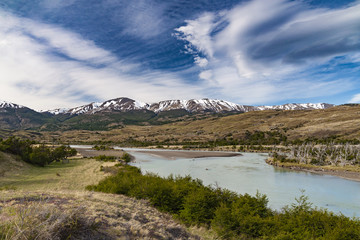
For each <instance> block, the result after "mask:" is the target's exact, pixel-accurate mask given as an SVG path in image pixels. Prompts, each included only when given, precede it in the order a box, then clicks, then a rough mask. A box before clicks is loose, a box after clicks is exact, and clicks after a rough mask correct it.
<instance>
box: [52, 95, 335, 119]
mask: <svg viewBox="0 0 360 240" xmlns="http://www.w3.org/2000/svg"><path fill="white" fill-rule="evenodd" d="M332 106H334V105H332V104H326V103H316V104H314V103H305V104H296V103H291V104H284V105H275V106H259V107H257V106H247V105H240V104H236V103H232V102H228V101H224V100H216V99H208V98H203V99H198V100H197V99H191V100H166V101H160V102H157V103H151V104H149V103H143V102H140V101H136V100H133V99H130V98H116V99H112V100H108V101H105V102H93V103H90V104H87V105H83V106H80V107H76V108H71V109H55V110H50V111H47V112H49V113H51V114H54V115H57V114H70V115H80V114H94V113H97V112H112V111H118V112H128V111H132V110H148V111H152V112H155V113H160V112H164V111H170V110H186V111H187V112H190V113H197V112H199V113H201V112H216V113H221V112H249V111H261V110H275V109H277V110H304V109H305V110H306V109H309V110H313V109H326V108H329V107H332Z"/></svg>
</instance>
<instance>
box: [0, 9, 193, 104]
mask: <svg viewBox="0 0 360 240" xmlns="http://www.w3.org/2000/svg"><path fill="white" fill-rule="evenodd" d="M0 39H1V43H0V72H1V78H0V84H1V88H0V96H1V98H2V99H4V100H7V101H11V102H14V103H18V104H21V105H25V106H29V107H32V108H35V109H38V110H39V109H49V108H57V107H74V106H78V105H79V104H84V103H88V102H90V101H94V100H107V99H110V98H115V97H121V96H127V97H131V98H135V99H138V100H142V101H157V100H162V99H164V98H175V97H176V98H178V97H179V98H180V97H181V98H187V97H188V96H195V97H198V96H199V95H198V94H199V93H198V92H199V91H200V87H199V86H196V85H195V86H194V85H192V86H191V87H190V86H189V85H187V84H185V83H182V81H181V79H180V78H179V77H178V76H177V75H176V74H172V73H167V72H161V71H152V72H148V71H144V70H142V69H140V68H139V65H138V64H136V63H132V62H127V61H125V60H121V59H118V58H117V57H116V56H114V55H113V54H112V53H111V52H108V51H107V50H104V49H102V48H99V47H97V46H96V45H95V44H94V43H93V42H91V41H88V40H86V39H84V38H82V37H81V36H79V35H78V34H75V33H73V32H70V31H67V30H64V29H62V28H59V27H57V26H53V25H49V24H43V23H39V22H36V21H33V20H29V19H26V18H19V17H16V16H14V15H12V14H9V13H6V12H1V14H0ZM99 64H100V65H101V67H100V66H99Z"/></svg>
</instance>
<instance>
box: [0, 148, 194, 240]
mask: <svg viewBox="0 0 360 240" xmlns="http://www.w3.org/2000/svg"><path fill="white" fill-rule="evenodd" d="M113 164H114V163H104V162H98V161H95V160H93V159H73V160H70V163H69V164H62V163H52V164H50V165H48V166H46V167H44V168H41V167H34V166H31V165H28V164H26V163H24V162H21V161H19V160H16V157H15V156H13V155H9V154H5V153H2V152H0V195H1V201H0V239H29V237H30V236H33V237H34V238H36V239H144V238H147V239H149V238H160V239H200V238H199V237H196V236H194V235H192V234H190V233H189V232H188V230H186V228H185V227H184V226H182V225H180V224H179V223H178V222H176V221H174V220H173V219H172V217H171V216H170V215H168V214H164V213H161V212H159V211H158V210H156V209H155V208H153V207H151V206H150V204H149V203H148V202H147V201H139V200H135V199H132V198H129V197H126V196H122V195H114V194H105V193H93V192H86V191H85V186H87V185H89V184H96V183H98V181H100V180H101V179H103V178H104V177H105V176H108V175H109V174H108V173H104V171H100V166H106V165H108V166H109V165H113ZM10 213H11V214H10ZM24 213H26V214H24ZM6 235H7V236H6ZM68 237H69V238H68ZM31 239H32V238H31Z"/></svg>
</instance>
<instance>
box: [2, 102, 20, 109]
mask: <svg viewBox="0 0 360 240" xmlns="http://www.w3.org/2000/svg"><path fill="white" fill-rule="evenodd" d="M0 108H25V107H24V106H21V105H18V104H15V103H11V102H7V101H0Z"/></svg>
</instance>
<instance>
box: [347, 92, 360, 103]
mask: <svg viewBox="0 0 360 240" xmlns="http://www.w3.org/2000/svg"><path fill="white" fill-rule="evenodd" d="M349 102H350V103H360V93H358V94H355V95H354V96H353V97H352V99H351V100H350V101H349Z"/></svg>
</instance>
